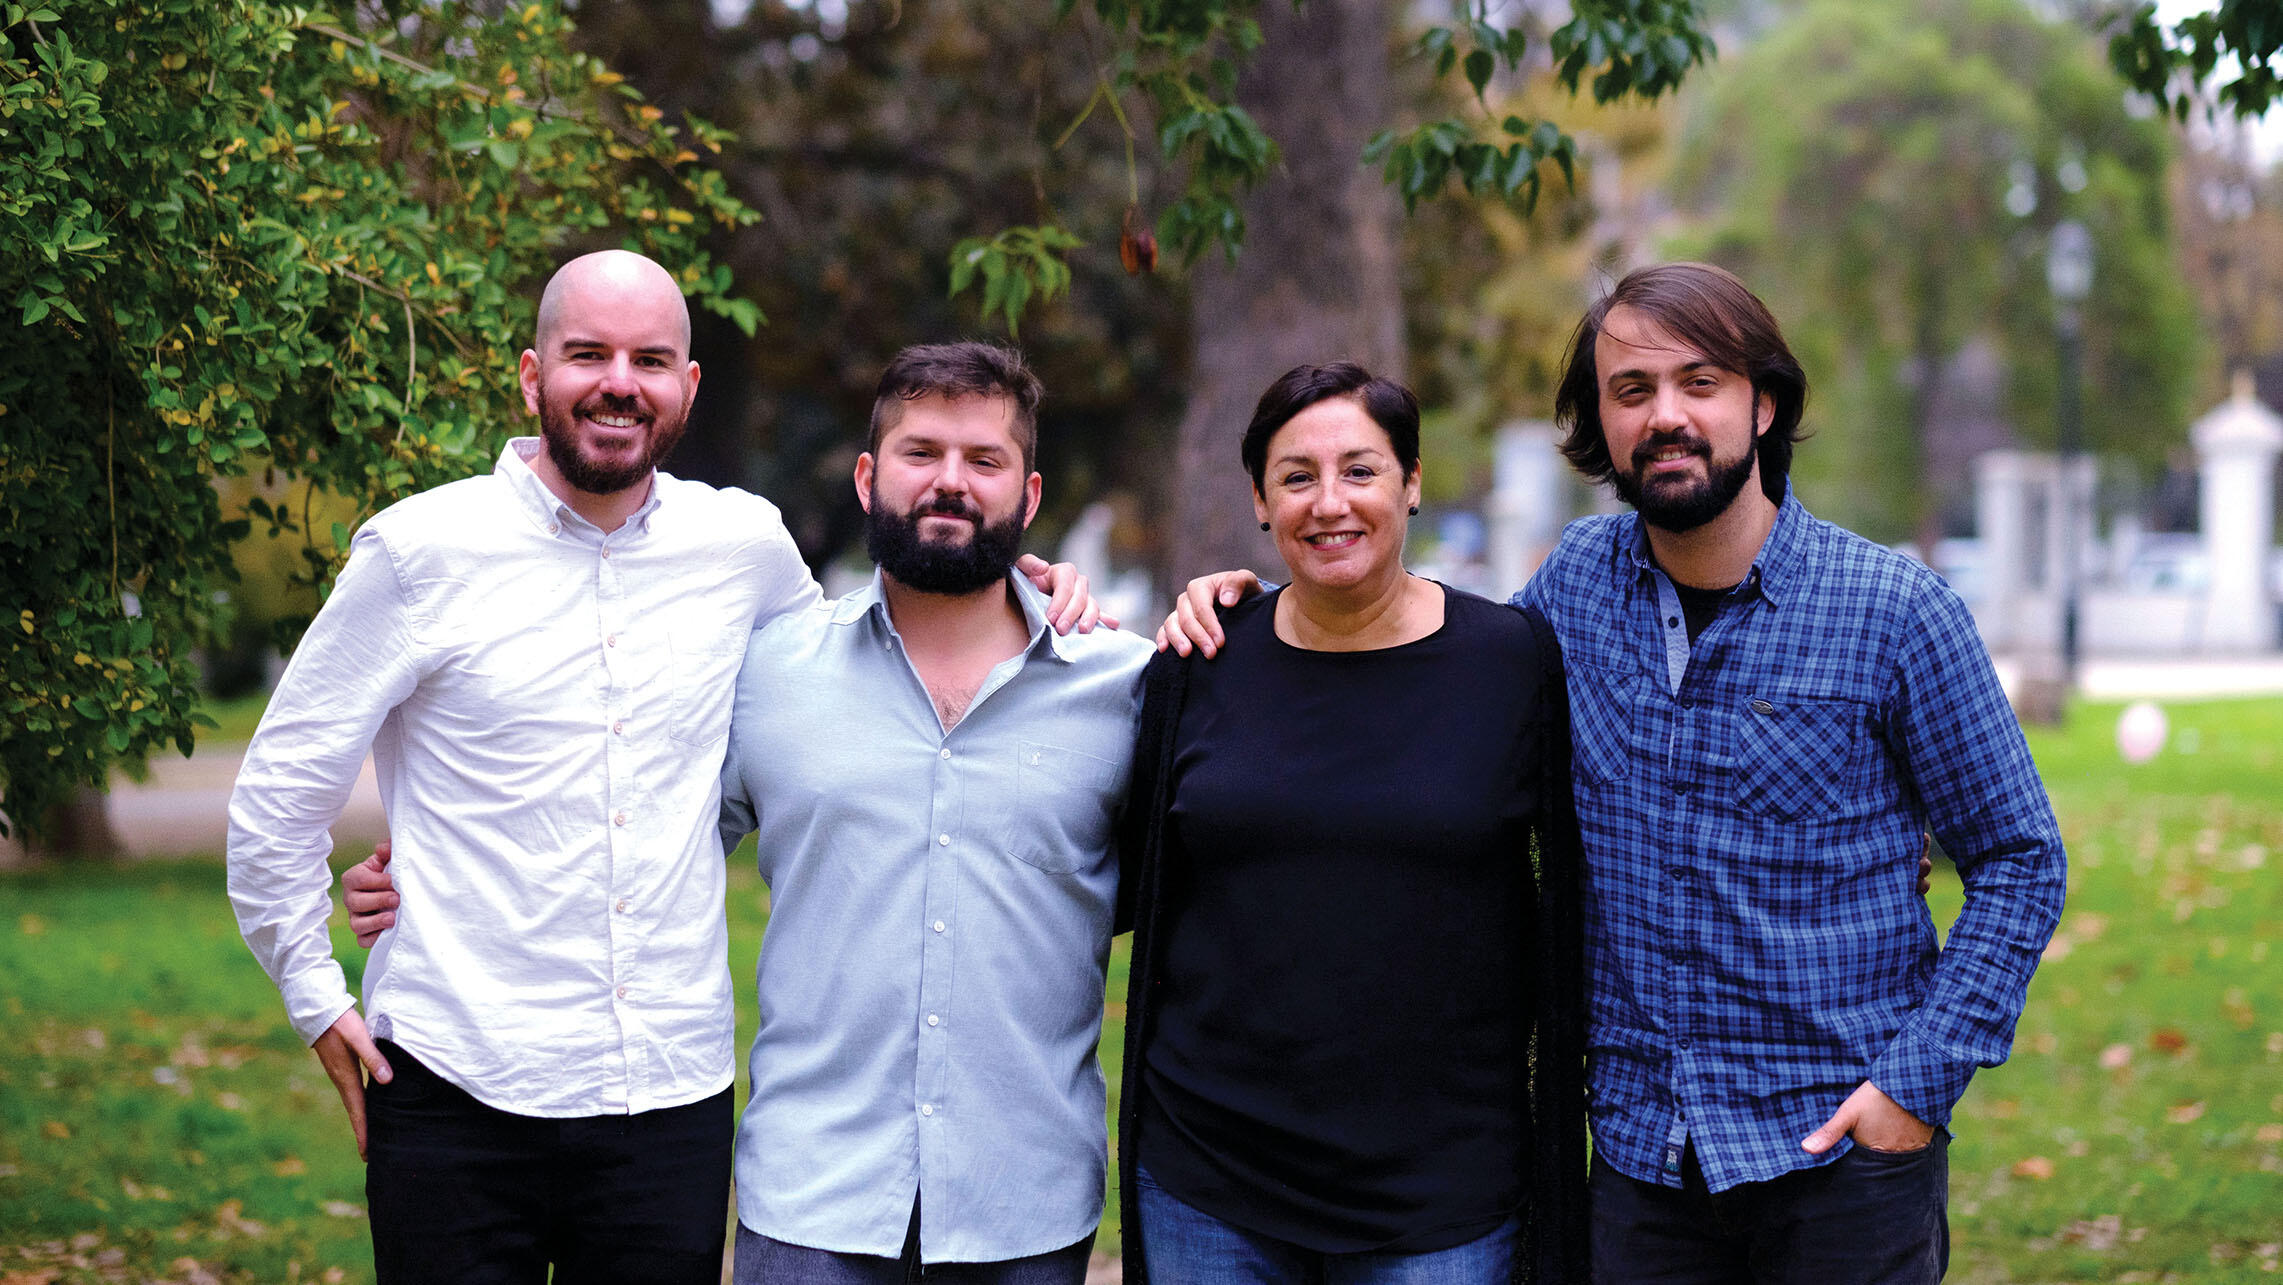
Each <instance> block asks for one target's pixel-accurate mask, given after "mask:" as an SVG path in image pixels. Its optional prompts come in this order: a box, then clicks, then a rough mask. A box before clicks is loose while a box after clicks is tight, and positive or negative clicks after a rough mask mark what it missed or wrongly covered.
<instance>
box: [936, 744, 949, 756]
mask: <svg viewBox="0 0 2283 1285" xmlns="http://www.w3.org/2000/svg"><path fill="white" fill-rule="evenodd" d="M936 757H937V758H950V757H951V747H950V746H948V745H947V746H945V747H943V749H942V750H940V751H938V752H937V754H936Z"/></svg>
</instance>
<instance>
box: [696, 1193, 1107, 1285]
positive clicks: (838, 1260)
mask: <svg viewBox="0 0 2283 1285" xmlns="http://www.w3.org/2000/svg"><path fill="white" fill-rule="evenodd" d="M1093 1252H1094V1233H1092V1232H1088V1233H1087V1234H1086V1238H1085V1239H1084V1240H1081V1241H1079V1242H1078V1243H1077V1244H1075V1245H1068V1246H1065V1247H1063V1248H1061V1249H1057V1250H1051V1251H1049V1252H1047V1253H1044V1254H1032V1255H1029V1256H1028V1257H1024V1258H1009V1259H1006V1260H1004V1261H1001V1262H996V1263H927V1264H924V1265H923V1264H922V1263H921V1262H920V1203H919V1201H918V1200H917V1199H914V1200H913V1201H912V1225H911V1228H910V1230H908V1231H906V1232H905V1233H904V1248H903V1252H902V1253H901V1254H899V1255H898V1256H896V1257H894V1258H882V1257H878V1256H875V1255H872V1254H841V1253H835V1252H833V1251H832V1250H829V1249H810V1248H808V1247H807V1246H805V1245H788V1244H786V1243H785V1242H784V1241H781V1240H772V1239H770V1238H769V1237H767V1236H764V1235H762V1234H761V1233H760V1232H757V1231H755V1230H753V1229H752V1228H751V1227H748V1226H746V1225H745V1224H743V1223H739V1224H738V1225H737V1266H736V1269H735V1274H734V1285H906V1283H907V1282H911V1281H923V1280H924V1281H940V1282H947V1283H948V1285H1085V1281H1086V1260H1087V1259H1089V1258H1091V1257H1092V1256H1093Z"/></svg>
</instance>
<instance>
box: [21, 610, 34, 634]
mask: <svg viewBox="0 0 2283 1285" xmlns="http://www.w3.org/2000/svg"><path fill="white" fill-rule="evenodd" d="M17 623H19V624H21V625H23V626H24V632H25V633H27V634H28V633H30V632H32V613H31V612H30V611H26V612H25V613H24V614H23V615H22V616H19V617H17Z"/></svg>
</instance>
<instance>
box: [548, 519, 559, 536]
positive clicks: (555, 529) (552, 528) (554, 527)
mask: <svg viewBox="0 0 2283 1285" xmlns="http://www.w3.org/2000/svg"><path fill="white" fill-rule="evenodd" d="M562 533H563V524H562V523H560V522H550V523H548V524H547V534H549V535H561V534H562Z"/></svg>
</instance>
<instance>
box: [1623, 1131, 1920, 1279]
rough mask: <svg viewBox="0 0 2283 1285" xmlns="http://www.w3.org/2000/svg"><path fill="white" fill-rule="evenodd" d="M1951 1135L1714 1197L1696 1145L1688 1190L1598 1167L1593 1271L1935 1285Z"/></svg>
mask: <svg viewBox="0 0 2283 1285" xmlns="http://www.w3.org/2000/svg"><path fill="white" fill-rule="evenodd" d="M1949 1147H1950V1135H1949V1134H1948V1133H1947V1132H1945V1131H1943V1130H1941V1129H1936V1130H1935V1131H1934V1141H1933V1142H1932V1143H1931V1144H1929V1145H1928V1146H1926V1147H1925V1148H1923V1149H1921V1150H1918V1151H1910V1152H1901V1153H1892V1152H1882V1151H1873V1150H1871V1149H1870V1148H1868V1147H1855V1148H1854V1149H1852V1150H1850V1151H1849V1152H1848V1153H1847V1154H1846V1155H1843V1156H1841V1157H1839V1159H1837V1160H1834V1161H1832V1162H1831V1163H1830V1164H1827V1165H1822V1166H1819V1167H1817V1168H1814V1169H1800V1170H1796V1171H1794V1172H1792V1173H1787V1174H1784V1175H1783V1176H1781V1177H1778V1178H1771V1179H1769V1180H1768V1181H1766V1182H1748V1183H1745V1184H1743V1185H1741V1186H1737V1187H1731V1188H1729V1189H1728V1190H1726V1191H1723V1192H1720V1193H1719V1194H1717V1195H1715V1194H1713V1193H1711V1192H1710V1191H1708V1190H1707V1189H1706V1188H1705V1185H1704V1173H1703V1171H1702V1170H1701V1169H1699V1168H1698V1167H1697V1162H1696V1148H1694V1147H1693V1146H1692V1147H1690V1148H1689V1151H1688V1156H1687V1159H1686V1161H1685V1163H1684V1164H1683V1166H1682V1173H1681V1181H1682V1182H1683V1183H1684V1184H1685V1185H1684V1186H1682V1187H1679V1188H1673V1187H1660V1186H1657V1185H1655V1184H1652V1183H1646V1182H1636V1181H1634V1180H1633V1179H1631V1178H1628V1177H1626V1176H1625V1175H1624V1174H1621V1173H1618V1172H1617V1171H1616V1170H1614V1169H1611V1168H1610V1167H1609V1166H1608V1165H1606V1164H1603V1163H1602V1162H1601V1161H1600V1159H1599V1158H1596V1159H1595V1160H1594V1162H1593V1277H1594V1279H1595V1280H1596V1281H1602V1282H1609V1283H1611V1285H1618V1283H1622V1285H1637V1283H1647V1282H1657V1283H1658V1285H1729V1283H1730V1282H1735V1283H1737V1285H1742V1283H1743V1282H1784V1283H1785V1285H1932V1283H1933V1282H1935V1281H1938V1280H1940V1279H1942V1273H1943V1272H1945V1271H1947V1270H1949V1267H1950V1220H1949V1217H1948V1212H1947V1208H1946V1207H1947V1205H1948V1203H1949V1198H1950V1155H1949Z"/></svg>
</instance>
